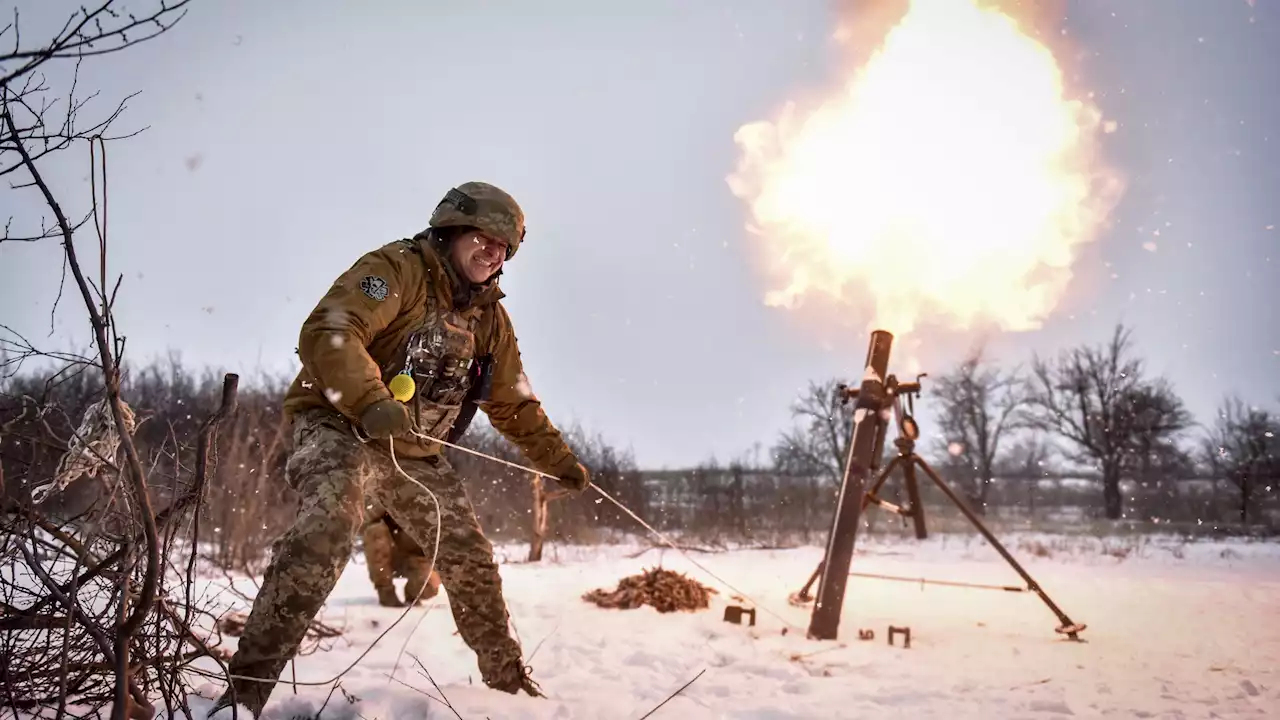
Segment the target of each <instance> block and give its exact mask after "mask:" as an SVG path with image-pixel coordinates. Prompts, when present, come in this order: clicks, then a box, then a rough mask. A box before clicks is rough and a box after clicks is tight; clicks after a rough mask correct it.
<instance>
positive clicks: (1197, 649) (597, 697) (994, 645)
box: [192, 534, 1280, 720]
mask: <svg viewBox="0 0 1280 720" xmlns="http://www.w3.org/2000/svg"><path fill="white" fill-rule="evenodd" d="M1002 541H1004V542H1005V543H1006V544H1007V546H1008V547H1009V548H1010V550H1011V551H1013V552H1014V554H1015V556H1016V557H1017V558H1018V559H1019V560H1020V561H1021V562H1023V563H1024V566H1025V567H1027V569H1028V570H1029V572H1031V574H1032V575H1033V576H1034V577H1035V578H1036V580H1038V581H1039V582H1040V584H1041V585H1042V586H1043V587H1044V588H1045V590H1046V591H1047V592H1048V594H1049V595H1050V596H1051V597H1052V598H1053V600H1054V601H1056V602H1057V603H1058V604H1059V605H1060V606H1061V607H1062V608H1063V609H1064V610H1065V612H1066V613H1067V614H1068V615H1070V616H1071V618H1072V619H1073V620H1075V621H1076V622H1079V623H1087V625H1088V629H1087V630H1085V632H1084V633H1083V635H1082V637H1083V639H1085V640H1086V641H1087V642H1084V643H1074V642H1070V641H1068V640H1065V639H1064V638H1062V637H1061V636H1059V635H1057V634H1056V633H1055V632H1054V628H1055V627H1056V626H1057V620H1056V618H1055V617H1054V615H1053V614H1052V613H1051V612H1050V611H1049V610H1048V608H1047V607H1046V606H1045V605H1044V604H1043V603H1042V602H1041V601H1040V600H1039V598H1037V597H1036V596H1035V595H1034V594H1031V593H1012V592H1002V591H997V590H986V589H969V588H954V587H942V586H936V585H921V584H919V583H905V582H892V581H886V580H876V579H866V578H860V577H852V578H850V583H849V589H848V593H847V600H846V603H845V608H844V613H843V620H842V625H841V630H840V636H841V638H840V640H838V641H833V642H817V641H811V640H807V639H806V638H805V636H804V628H806V627H807V625H808V620H809V610H808V609H807V608H797V607H793V606H791V605H790V604H789V603H788V602H787V596H788V594H789V593H791V592H792V591H794V590H796V589H798V588H799V587H800V585H801V584H802V583H803V582H804V581H805V579H806V578H807V577H808V575H809V573H810V572H811V571H812V569H813V568H814V566H815V564H816V563H817V561H818V560H819V558H820V554H821V551H820V549H818V548H801V549H794V550H776V551H775V550H738V551H733V552H728V553H718V554H694V555H692V556H691V557H693V558H694V560H696V561H697V562H698V563H700V564H702V565H704V566H705V567H706V568H708V569H710V570H711V571H712V572H714V573H715V574H716V575H718V576H719V577H721V578H723V579H724V580H726V581H728V582H729V583H731V584H732V585H733V586H735V587H736V588H738V589H739V590H741V591H743V592H744V593H746V594H747V595H749V596H751V597H752V598H753V599H754V600H755V601H757V603H758V605H759V608H760V609H759V610H758V612H757V616H758V618H757V624H756V626H755V627H748V626H746V625H733V624H729V623H726V622H724V620H723V619H722V616H723V608H724V606H725V605H726V604H727V603H728V602H730V599H729V597H728V596H729V595H730V592H729V591H727V590H726V589H724V588H723V587H722V586H719V585H718V583H716V582H715V581H714V580H712V579H711V578H708V577H707V576H706V575H705V574H703V573H702V571H701V570H699V569H698V568H697V567H695V566H694V565H692V564H691V563H690V562H689V560H688V559H687V558H685V557H682V556H681V555H679V554H677V553H675V552H672V551H665V552H659V551H657V550H651V551H649V552H647V553H645V554H644V555H641V556H640V557H637V558H634V559H628V558H627V557H626V555H628V554H629V553H631V552H634V551H635V548H634V547H620V546H602V547H593V548H575V547H549V548H548V560H547V561H545V562H543V563H541V564H522V563H518V562H509V563H504V564H503V566H502V574H503V578H504V582H505V587H506V596H507V600H508V603H509V604H510V608H511V612H512V616H513V622H514V625H515V628H516V631H517V632H518V634H519V637H520V639H521V641H522V643H523V645H524V648H525V653H526V659H527V660H528V662H529V664H530V665H531V666H532V667H533V675H534V677H535V679H536V680H537V681H538V682H540V683H541V685H542V688H543V690H544V691H545V692H546V693H547V695H548V697H547V698H545V699H536V698H530V697H527V696H523V695H521V696H511V695H507V694H504V693H500V692H496V691H492V690H489V689H487V688H486V687H485V686H484V685H483V684H482V683H481V682H480V679H479V675H478V673H477V671H476V664H475V657H474V655H473V654H472V653H471V652H470V650H469V649H468V648H467V647H466V646H465V645H464V644H463V643H462V641H461V639H460V638H459V637H458V636H457V635H455V634H454V633H455V631H454V626H453V620H452V617H451V615H450V613H449V611H448V608H447V602H448V600H447V596H446V594H444V593H442V594H441V595H440V596H438V597H437V598H435V599H434V600H432V601H431V602H430V604H429V605H427V606H425V607H424V608H421V609H414V610H411V611H410V612H409V613H408V615H407V616H405V617H404V618H403V620H401V621H400V623H399V624H398V625H397V626H396V627H395V628H394V629H393V630H391V631H390V633H389V634H387V635H386V636H385V637H384V638H383V639H382V640H381V641H380V642H379V643H378V644H377V645H376V646H375V647H374V648H373V650H372V651H371V652H370V653H369V654H368V655H367V656H366V657H365V658H364V659H363V660H362V661H361V662H360V663H359V664H358V665H357V666H356V667H354V668H353V669H351V670H350V671H349V672H347V673H346V674H345V675H344V676H343V677H342V680H341V687H342V689H343V690H345V691H346V692H347V693H349V694H350V695H352V696H355V697H356V698H358V701H357V703H355V704H352V703H351V702H349V701H348V700H347V699H345V698H344V694H343V693H342V692H333V693H332V696H331V697H329V696H330V688H329V686H306V687H299V688H298V689H297V692H296V694H295V693H294V691H293V689H292V688H290V687H288V686H287V685H286V684H281V685H279V686H277V688H276V691H275V694H274V695H273V697H272V701H271V703H270V704H269V705H268V706H267V712H266V716H267V717H273V718H292V717H299V716H304V715H305V716H310V717H314V714H315V712H316V711H317V710H318V709H320V707H321V706H322V705H324V704H325V702H326V697H328V704H327V706H325V709H324V710H323V712H322V713H321V714H320V717H321V718H333V719H342V720H347V719H349V718H366V719H368V720H375V719H381V720H390V719H392V718H445V717H456V716H455V714H454V712H453V711H451V710H449V709H448V708H446V707H444V706H443V705H442V704H441V703H439V702H437V701H436V700H433V699H431V698H430V697H429V695H435V696H437V697H438V693H437V691H436V690H435V689H433V688H432V686H431V682H430V681H429V680H428V679H427V677H426V676H425V675H424V674H423V673H422V672H421V670H420V669H419V668H418V667H417V666H416V664H415V663H414V661H413V660H412V659H411V658H410V657H409V656H410V655H411V654H412V655H415V656H416V657H417V658H418V659H420V660H421V662H422V665H423V666H424V667H425V668H426V670H427V671H429V672H430V674H431V676H432V678H433V679H434V680H435V682H436V683H438V684H439V686H440V688H441V690H442V691H443V693H444V695H445V696H446V697H447V699H448V700H449V702H450V703H452V705H453V707H454V708H455V709H456V711H457V716H460V717H462V718H467V719H468V720H469V719H470V718H491V719H492V720H498V719H499V718H547V719H551V718H555V719H557V720H560V719H564V720H568V719H570V718H584V719H590V720H600V719H603V718H640V717H642V716H645V714H646V713H647V712H649V711H650V710H652V709H653V708H655V707H656V706H657V705H658V704H659V703H661V702H662V701H663V700H664V699H665V698H667V697H668V696H669V695H670V694H671V693H673V692H675V690H676V689H677V688H679V687H680V686H681V685H684V684H685V683H687V682H689V681H690V680H692V679H693V678H694V677H695V676H697V675H698V674H699V673H702V675H701V677H698V679H697V680H696V681H695V682H693V684H692V685H690V686H689V687H688V688H687V689H685V690H684V691H683V692H682V693H680V695H679V696H677V697H676V698H674V699H672V700H671V701H670V702H668V703H667V704H666V705H664V706H663V707H662V708H661V709H659V710H658V711H657V712H655V713H654V714H653V716H652V717H654V718H742V719H746V718H752V719H755V720H766V719H769V720H783V719H792V718H921V719H925V718H947V719H953V718H954V719H957V720H958V719H962V718H983V719H984V720H987V719H990V718H1011V719H1012V718H1028V719H1032V718H1046V719H1053V720H1056V719H1058V718H1063V717H1068V716H1069V717H1075V718H1092V717H1100V718H1102V717H1105V718H1280V612H1277V611H1278V610H1280V545H1277V544H1276V543H1258V542H1243V541H1198V542H1194V543H1184V542H1182V541H1177V540H1171V539H1158V538H1123V539H1117V538H1112V539H1095V538H1079V537H1055V536H1033V535H1026V534H1021V535H1016V536H1008V537H1003V538H1002ZM859 545H860V547H859V554H858V555H857V557H856V558H855V562H854V568H853V569H854V571H856V572H865V573H882V574H889V575H896V576H908V577H925V578H930V579H938V580H954V581H961V582H969V583H992V584H998V585H1015V586H1016V585H1020V582H1019V579H1018V577H1017V575H1016V574H1015V573H1014V572H1013V570H1012V569H1011V568H1010V567H1009V566H1008V565H1006V564H1005V563H1004V561H1003V560H1001V559H1000V557H999V556H998V555H997V554H996V552H995V551H994V549H993V548H991V547H989V546H987V545H986V544H985V543H984V542H983V541H982V540H981V538H976V537H956V536H952V537H936V538H931V539H930V540H928V541H925V542H923V543H918V542H916V541H914V540H893V541H885V540H876V539H874V538H871V539H869V540H867V539H862V538H860V539H859ZM523 552H524V549H523V548H522V547H518V546H515V547H510V548H501V549H500V555H501V556H505V557H509V558H512V559H519V558H520V557H522V555H523ZM362 562H363V560H362V559H361V558H356V559H355V560H354V561H353V562H352V565H351V566H349V567H348V569H347V571H346V572H345V573H344V574H343V576H342V578H341V580H340V581H339V585H338V588H337V589H336V591H335V592H334V594H333V596H332V597H331V598H330V600H329V603H328V605H327V606H326V607H325V610H324V612H323V616H322V617H323V619H324V620H325V621H326V622H328V623H330V624H333V625H337V626H341V627H343V628H345V630H346V632H345V634H344V636H343V637H342V638H340V639H338V640H336V641H330V646H329V648H328V649H327V650H324V651H320V652H316V653H314V654H312V655H309V656H306V657H302V658H299V659H298V661H297V664H296V674H297V680H298V681H300V682H303V683H315V682H326V681H329V680H331V679H332V678H334V677H335V676H336V675H338V674H339V673H340V672H342V670H343V669H344V668H346V667H347V666H348V665H350V664H351V663H352V661H354V660H355V659H356V657H357V656H358V655H359V654H360V653H362V652H364V651H365V650H366V649H367V648H368V646H369V644H370V642H372V641H373V639H374V638H375V637H376V636H377V635H378V634H379V633H381V632H382V631H384V630H385V629H386V628H387V625H388V624H389V623H392V622H394V621H395V620H396V619H397V617H399V616H400V615H401V614H402V612H403V611H401V610H397V609H389V608H382V607H379V606H378V605H377V603H376V601H375V599H374V596H373V593H372V589H371V587H370V585H369V583H368V580H367V577H366V575H365V568H364V567H363V564H362ZM659 562H660V563H661V564H662V566H663V567H666V568H668V569H672V570H678V571H681V572H687V573H688V574H689V575H690V576H691V577H694V578H697V579H699V580H701V581H703V582H704V583H706V584H708V585H710V586H713V587H716V588H717V589H718V590H720V594H719V595H718V596H716V597H715V599H714V600H713V603H712V607H711V608H710V609H709V610H705V611H701V612H697V613H684V614H659V613H658V612H656V611H654V610H652V609H650V608H647V607H646V608H642V609H639V610H605V609H601V608H598V607H596V606H595V605H592V604H589V603H586V602H584V601H583V600H582V599H581V595H582V594H583V593H584V592H586V591H588V590H591V589H593V588H599V587H603V588H610V589H612V588H613V587H614V586H615V585H616V583H617V581H618V580H619V579H621V578H622V577H624V576H627V575H631V574H635V573H638V572H640V571H641V570H643V569H644V568H647V567H652V566H655V565H657V564H658V563H659ZM217 585H218V582H216V581H215V582H214V584H213V587H214V590H211V592H214V591H216V587H217ZM248 587H250V588H251V586H248ZM250 591H251V590H250ZM771 613H776V614H777V615H779V616H781V617H782V618H783V620H785V623H784V621H783V620H780V619H778V617H775V616H774V615H773V614H771ZM788 624H789V625H790V626H791V627H790V628H788ZM889 625H905V626H909V627H910V628H911V647H910V649H905V648H903V647H901V644H902V643H901V641H900V640H899V641H897V643H896V646H893V647H891V646H889V645H888V643H887V628H888V626H889ZM860 628H868V629H871V630H873V631H874V633H875V638H874V639H873V640H869V641H859V640H858V639H857V635H858V630H859V629H860ZM784 630H787V632H785V633H784ZM234 642H235V640H234V639H228V643H229V644H231V645H232V646H234ZM406 643H407V644H406ZM402 648H403V649H404V653H405V654H404V655H403V656H400V653H401V650H402ZM397 663H398V665H399V667H398V669H396V670H395V672H394V679H392V677H391V676H392V671H393V668H395V667H396V665H397ZM289 678H290V671H289V670H288V669H286V670H285V678H284V679H285V680H288V679H289ZM219 690H220V687H219V686H218V685H216V684H212V683H211V684H210V685H209V686H207V687H205V688H202V689H201V692H202V693H203V694H204V695H206V696H207V697H208V698H212V697H213V696H215V695H216V693H217V692H218V691H219ZM210 704H211V699H201V698H193V700H192V705H193V709H195V710H199V711H200V712H201V713H203V712H204V711H205V709H206V708H208V707H209V705H210Z"/></svg>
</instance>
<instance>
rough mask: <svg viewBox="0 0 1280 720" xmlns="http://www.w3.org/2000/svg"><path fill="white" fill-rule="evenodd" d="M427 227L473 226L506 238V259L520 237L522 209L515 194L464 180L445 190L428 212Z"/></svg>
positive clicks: (509, 257) (521, 235) (516, 247)
mask: <svg viewBox="0 0 1280 720" xmlns="http://www.w3.org/2000/svg"><path fill="white" fill-rule="evenodd" d="M431 227H433V228H446V227H474V228H479V229H480V230H483V231H485V232H486V233H489V234H491V235H494V236H496V237H499V238H502V239H503V240H505V241H506V242H507V259H508V260H510V259H511V258H512V257H515V254H516V250H518V249H519V248H520V241H521V240H524V231H525V227H524V211H523V210H521V209H520V205H519V204H517V203H516V201H515V198H513V197H511V196H510V195H508V194H507V193H506V192H505V191H503V190H501V189H500V188H497V187H494V186H493V185H490V184H489V183H483V182H467V183H463V184H461V185H459V186H457V187H455V188H453V189H451V190H450V191H449V192H447V193H445V196H444V198H443V199H442V200H441V201H440V204H439V205H436V209H435V211H434V212H432V213H431Z"/></svg>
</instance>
